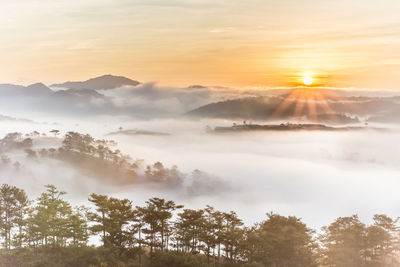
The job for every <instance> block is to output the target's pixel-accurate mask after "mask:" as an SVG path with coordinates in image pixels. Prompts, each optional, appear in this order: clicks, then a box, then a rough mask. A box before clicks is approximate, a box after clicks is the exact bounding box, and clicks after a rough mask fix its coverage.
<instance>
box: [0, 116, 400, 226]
mask: <svg viewBox="0 0 400 267" xmlns="http://www.w3.org/2000/svg"><path fill="white" fill-rule="evenodd" d="M30 119H33V120H34V121H35V122H36V121H37V122H36V123H29V122H18V121H14V122H7V121H6V122H0V135H1V137H3V136H4V135H5V134H7V133H9V132H16V131H18V132H22V133H29V132H32V131H34V130H37V131H39V132H45V133H47V134H48V135H49V136H51V135H50V134H49V131H50V130H51V129H54V128H56V129H59V130H60V131H61V134H60V136H59V137H57V138H55V137H47V138H40V139H38V140H35V141H34V147H43V146H47V147H57V146H59V145H60V142H61V140H62V139H61V138H62V135H63V134H65V132H66V131H70V130H73V131H77V132H80V133H89V134H91V135H92V136H94V137H95V138H99V139H113V140H115V141H116V142H117V143H118V149H120V150H121V151H122V153H124V154H129V155H130V156H131V157H132V158H133V159H143V160H144V161H145V162H146V163H148V164H153V163H154V162H157V161H160V162H162V163H163V164H164V166H166V167H171V166H173V165H177V166H178V169H179V172H180V173H181V175H182V177H183V178H184V183H183V184H184V185H183V186H181V187H176V188H174V187H172V188H167V187H165V186H157V185H155V184H150V183H131V184H116V183H108V182H107V181H104V180H99V179H96V177H93V176H88V175H87V174H85V173H82V172H81V171H79V170H77V169H74V168H72V167H71V166H69V165H67V164H65V163H63V162H61V161H57V160H54V159H42V158H38V159H28V158H27V157H26V155H25V153H24V152H13V153H11V154H10V158H11V159H12V160H13V161H16V160H18V161H19V162H21V167H20V168H19V169H18V170H16V169H15V168H13V167H8V168H2V169H1V170H0V182H1V183H9V184H13V185H16V186H19V187H21V188H23V189H25V190H26V191H27V192H28V194H29V195H30V196H31V197H32V198H34V197H37V196H38V195H39V194H40V193H41V192H42V191H43V190H44V188H43V186H44V185H45V184H54V185H56V186H57V187H59V188H60V189H62V190H65V191H67V192H68V195H67V196H66V198H67V199H69V200H70V201H71V202H72V203H73V204H75V205H82V204H85V205H86V204H88V203H87V197H88V195H89V194H90V193H93V192H95V193H104V194H110V195H113V196H116V197H126V198H129V199H131V200H133V201H134V205H141V204H143V203H144V201H145V200H146V199H147V198H150V197H155V196H157V197H164V198H168V199H172V200H175V201H176V202H178V203H180V204H184V205H185V206H186V207H189V208H202V207H204V206H205V205H207V204H209V205H213V206H215V207H216V208H217V209H220V210H227V211H229V210H235V211H237V213H238V214H239V216H240V217H241V218H243V219H244V221H245V222H246V223H247V224H250V223H253V222H256V221H260V220H262V219H263V218H264V217H263V215H264V214H265V213H267V212H270V211H273V212H276V213H279V214H282V215H296V216H298V217H301V218H302V219H303V220H304V221H305V222H306V223H307V224H309V225H310V226H312V227H320V226H322V225H326V224H328V223H330V222H331V221H332V220H333V219H334V218H336V217H338V216H347V215H351V214H359V215H360V217H361V218H362V219H363V220H365V221H368V220H369V218H371V217H372V215H373V214H376V213H386V214H388V215H390V216H393V217H396V216H398V215H399V214H400V207H399V206H398V204H397V203H399V202H400V194H399V193H398V188H399V186H400V180H399V179H398V178H399V177H400V169H399V166H400V164H399V163H400V159H399V157H398V155H397V151H399V149H400V144H399V143H398V142H397V140H399V137H400V132H399V131H398V130H397V129H396V128H395V127H393V126H391V125H383V124H380V125H370V126H369V127H368V128H366V129H365V130H358V131H343V132H329V131H285V132H273V131H268V132H257V133H249V132H244V133H232V134H216V133H207V132H206V131H205V129H206V126H208V125H209V126H211V127H214V126H217V125H219V126H220V125H226V126H230V125H231V123H232V121H225V120H206V119H204V120H195V121H191V120H184V119H158V120H150V121H149V120H132V119H129V120H128V119H126V117H106V116H105V117H97V118H96V119H90V120H87V119H77V118H71V119H69V120H62V121H60V120H59V119H58V118H56V117H54V118H51V117H50V116H49V117H48V118H46V120H47V121H46V122H45V123H44V122H43V121H40V119H43V118H38V120H36V119H35V118H30ZM50 122H51V123H50ZM53 122H56V123H53ZM374 126H379V127H385V128H386V130H374V129H373V127H374ZM119 127H123V129H126V130H128V129H140V130H146V131H155V132H163V133H168V134H169V135H147V134H143V135H141V134H136V135H126V134H116V135H111V136H110V135H108V134H109V133H110V132H115V131H118V128H119ZM197 169H198V170H200V171H201V173H200V174H197V176H196V174H195V175H193V171H194V170H197Z"/></svg>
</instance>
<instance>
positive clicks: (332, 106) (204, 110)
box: [186, 91, 400, 123]
mask: <svg viewBox="0 0 400 267" xmlns="http://www.w3.org/2000/svg"><path fill="white" fill-rule="evenodd" d="M303 93H304V92H295V91H293V92H290V93H285V94H283V95H280V96H259V97H245V98H239V99H231V100H226V101H221V102H214V103H210V104H208V105H204V106H201V107H199V108H197V109H194V110H192V111H189V112H188V113H186V115H188V116H191V117H198V118H222V119H246V120H290V119H296V120H297V119H298V120H308V121H313V122H315V121H320V120H323V121H324V122H327V123H356V122H357V121H358V118H357V117H369V116H374V115H376V114H389V113H390V112H394V111H396V113H397V114H399V113H398V111H399V110H400V104H399V101H398V98H397V97H353V96H348V97H346V96H338V95H335V94H333V93H332V92H328V93H327V94H325V93H324V92H311V93H309V94H303Z"/></svg>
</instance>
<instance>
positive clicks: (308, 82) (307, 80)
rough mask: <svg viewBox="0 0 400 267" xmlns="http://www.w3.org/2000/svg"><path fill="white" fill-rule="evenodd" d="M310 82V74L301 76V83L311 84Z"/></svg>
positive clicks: (311, 80)
mask: <svg viewBox="0 0 400 267" xmlns="http://www.w3.org/2000/svg"><path fill="white" fill-rule="evenodd" d="M312 82H313V79H312V78H311V77H310V76H306V77H304V78H303V83H304V84H305V85H311V84H312Z"/></svg>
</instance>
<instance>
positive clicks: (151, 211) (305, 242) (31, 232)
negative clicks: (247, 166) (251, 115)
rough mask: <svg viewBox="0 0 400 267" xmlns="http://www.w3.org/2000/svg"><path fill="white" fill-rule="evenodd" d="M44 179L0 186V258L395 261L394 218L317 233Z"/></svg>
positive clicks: (181, 262)
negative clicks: (79, 191) (80, 202)
mask: <svg viewBox="0 0 400 267" xmlns="http://www.w3.org/2000/svg"><path fill="white" fill-rule="evenodd" d="M65 194H66V192H63V191H62V190H60V189H58V188H56V187H55V186H53V185H47V186H46V188H45V191H44V192H43V193H42V194H41V195H40V196H39V197H38V198H37V199H35V200H30V199H29V198H28V196H27V194H26V193H25V191H24V190H22V189H20V188H17V187H14V186H11V185H7V184H3V185H2V186H1V188H0V205H1V206H0V230H1V231H0V234H1V244H2V249H1V250H0V266H160V267H161V266H188V267H189V266H191V267H192V266H194V267H195V266H253V267H255V266H257V267H258V266H260V267H261V266H271V267H277V266H284V267H291V266H304V267H311V266H346V267H351V266H354V267H356V266H399V262H398V256H397V255H398V254H397V253H398V248H399V246H398V245H399V241H398V226H397V220H394V219H392V218H390V217H388V216H386V215H375V216H374V217H373V223H372V224H371V225H366V224H364V223H362V222H361V221H360V220H359V218H358V217H357V216H356V215H353V216H350V217H341V218H338V219H336V220H335V221H334V222H332V223H331V224H330V225H328V226H326V227H323V228H322V229H321V230H320V231H318V232H316V231H314V230H312V229H310V228H309V227H307V225H305V224H304V223H303V222H302V221H301V219H299V218H297V217H293V216H289V217H285V216H280V215H278V214H274V213H267V214H266V218H265V220H264V221H262V222H259V223H256V224H254V225H251V226H246V225H244V224H243V222H242V220H241V219H240V218H239V217H238V215H237V214H236V213H235V212H234V211H230V212H223V211H218V210H215V209H214V208H213V207H211V206H206V207H204V208H203V209H198V210H193V209H185V207H184V206H183V205H179V204H177V203H175V202H174V201H170V200H165V199H161V198H151V199H149V200H147V201H146V202H145V205H143V206H136V205H135V203H132V201H130V200H129V199H118V198H114V197H110V196H107V195H99V194H95V193H93V194H91V195H90V196H89V198H88V201H89V204H90V208H89V207H88V206H87V207H85V206H80V207H72V206H71V204H70V203H68V202H67V201H66V200H65V198H64V196H65Z"/></svg>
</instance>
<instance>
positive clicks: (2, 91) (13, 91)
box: [0, 83, 53, 97]
mask: <svg viewBox="0 0 400 267" xmlns="http://www.w3.org/2000/svg"><path fill="white" fill-rule="evenodd" d="M52 93H53V90H51V89H50V88H49V87H47V86H46V85H44V84H43V83H35V84H32V85H29V86H22V85H15V84H0V96H34V97H42V96H48V95H50V94H52Z"/></svg>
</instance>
